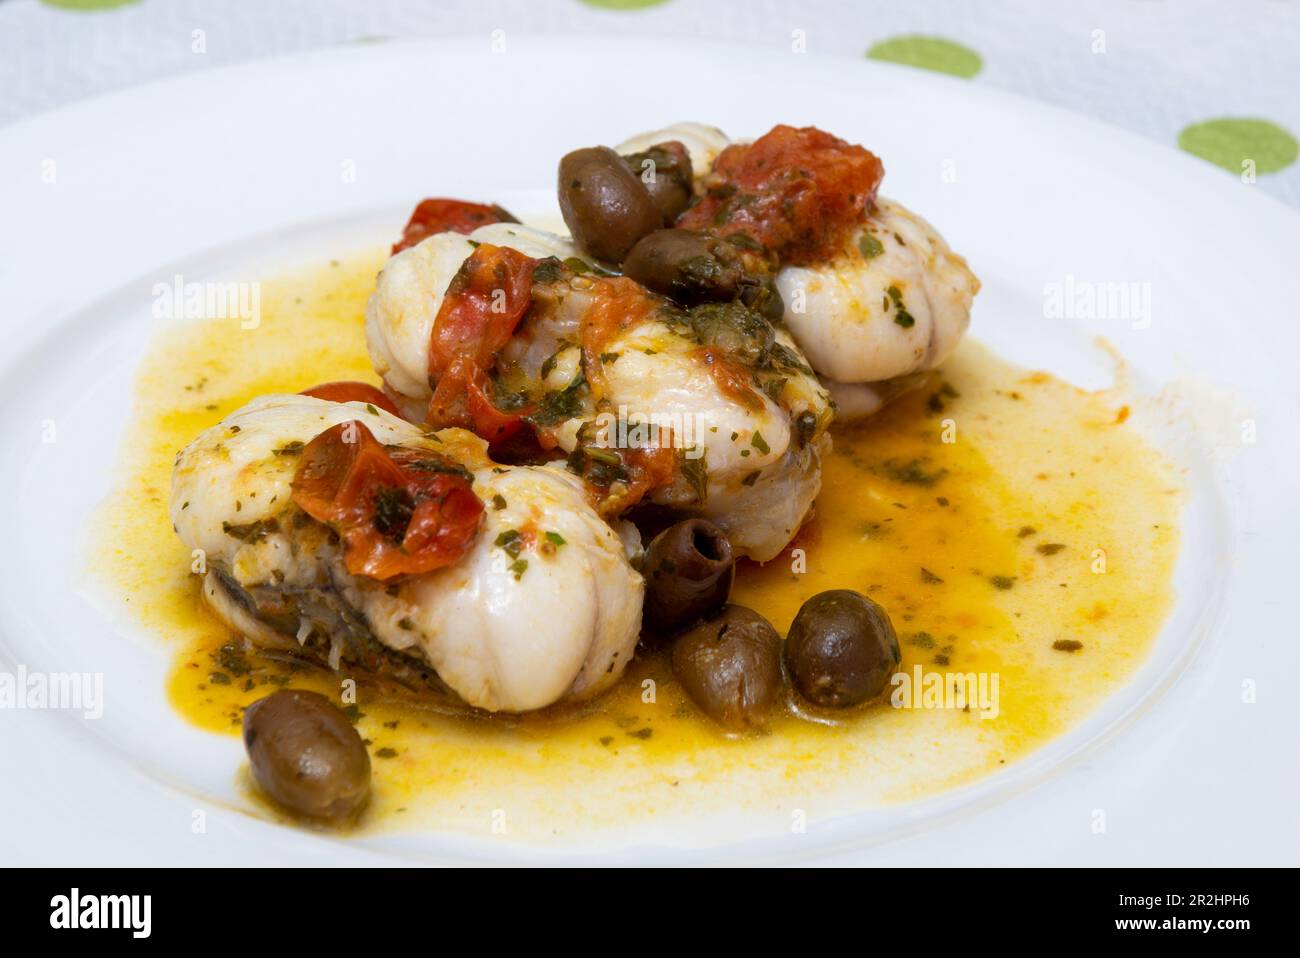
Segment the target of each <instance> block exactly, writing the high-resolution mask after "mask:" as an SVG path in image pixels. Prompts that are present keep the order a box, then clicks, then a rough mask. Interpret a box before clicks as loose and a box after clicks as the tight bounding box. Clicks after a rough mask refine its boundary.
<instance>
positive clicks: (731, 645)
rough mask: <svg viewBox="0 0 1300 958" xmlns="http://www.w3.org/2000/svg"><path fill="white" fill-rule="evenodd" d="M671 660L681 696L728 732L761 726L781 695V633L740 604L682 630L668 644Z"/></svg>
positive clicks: (726, 608)
mask: <svg viewBox="0 0 1300 958" xmlns="http://www.w3.org/2000/svg"><path fill="white" fill-rule="evenodd" d="M672 663H673V674H674V675H675V676H677V681H678V682H680V683H681V685H682V688H683V689H685V690H686V694H687V695H689V696H690V697H691V699H692V700H693V701H694V702H695V704H696V705H698V706H699V707H700V709H701V710H702V711H704V713H705V714H706V715H708V716H709V718H711V719H713V720H714V721H715V722H717V723H718V724H719V725H722V726H724V727H725V728H728V729H731V730H733V731H743V730H745V729H752V728H757V727H758V726H761V725H762V724H763V723H764V722H766V721H767V716H768V714H769V713H770V712H771V711H772V707H773V706H774V705H775V704H776V703H777V701H778V700H779V699H780V698H781V690H782V687H783V681H782V677H781V636H780V635H778V634H777V631H776V629H774V628H772V624H771V623H770V622H768V621H767V619H765V618H763V617H762V616H761V615H759V614H758V613H757V612H755V611H753V610H752V609H747V608H745V607H744V606H741V605H728V606H726V607H725V608H723V610H722V612H721V613H720V614H719V615H718V617H717V618H715V619H711V620H710V621H708V622H704V623H701V624H700V625H697V626H696V627H695V628H693V629H691V630H690V631H689V632H686V633H684V634H683V635H682V636H681V637H680V638H679V639H677V641H676V642H675V643H674V644H673V651H672Z"/></svg>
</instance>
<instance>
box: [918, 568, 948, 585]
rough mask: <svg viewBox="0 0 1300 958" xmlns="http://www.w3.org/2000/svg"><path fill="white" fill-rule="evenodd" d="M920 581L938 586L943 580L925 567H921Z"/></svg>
mask: <svg viewBox="0 0 1300 958" xmlns="http://www.w3.org/2000/svg"><path fill="white" fill-rule="evenodd" d="M921 581H922V582H926V583H929V584H930V585H938V584H940V583H942V582H943V579H940V578H939V577H938V576H937V575H935V574H934V573H933V572H931V571H930V570H929V569H927V568H926V567H925V566H921Z"/></svg>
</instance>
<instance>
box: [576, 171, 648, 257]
mask: <svg viewBox="0 0 1300 958" xmlns="http://www.w3.org/2000/svg"><path fill="white" fill-rule="evenodd" d="M558 185H559V199H560V212H561V213H562V214H563V216H564V222H565V223H566V224H567V225H568V227H569V232H570V233H571V234H572V236H573V241H574V242H575V243H577V244H578V247H579V248H580V249H582V250H583V251H584V252H586V253H588V254H590V255H591V256H594V257H596V258H597V259H600V260H604V261H606V262H608V263H622V262H623V257H625V256H626V255H627V252H628V250H630V249H631V248H632V247H633V246H634V245H635V244H636V241H637V240H639V239H640V238H641V237H643V236H645V235H646V234H647V233H650V232H653V231H654V230H657V229H658V228H659V227H660V226H662V225H663V216H662V215H661V214H660V212H659V207H657V206H656V205H655V202H654V200H653V199H652V198H651V196H650V193H649V191H647V190H646V188H645V185H644V184H642V182H641V180H640V179H639V178H638V177H637V176H636V175H635V174H633V172H632V171H631V170H630V169H628V166H627V164H626V163H624V162H623V158H622V157H621V156H619V155H618V154H617V153H615V152H614V151H613V150H611V149H610V148H609V147H606V146H593V147H588V148H587V149H582V150H574V151H573V152H572V153H568V154H565V156H564V158H563V159H561V160H560V171H559V177H558Z"/></svg>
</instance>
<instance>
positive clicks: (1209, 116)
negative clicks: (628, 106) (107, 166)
mask: <svg viewBox="0 0 1300 958" xmlns="http://www.w3.org/2000/svg"><path fill="white" fill-rule="evenodd" d="M494 30H504V31H506V32H507V34H509V33H510V32H518V33H537V34H594V33H620V34H627V33H633V34H648V35H658V36H690V37H698V38H712V39H722V40H728V41H732V42H739V43H746V44H751V45H753V46H755V47H756V48H761V49H767V50H770V51H771V52H772V54H773V55H778V54H780V55H786V54H789V52H790V51H791V49H792V47H793V46H797V45H802V46H803V47H804V48H805V49H806V51H807V52H808V53H809V54H818V53H826V54H836V55H842V56H853V57H862V58H865V57H866V56H867V55H868V51H870V55H871V56H872V57H873V58H876V59H883V60H891V61H894V62H908V63H912V64H914V65H919V66H922V67H925V68H929V69H937V70H939V71H940V72H946V73H948V74H950V75H952V76H954V77H957V78H959V80H957V81H954V82H969V83H979V84H985V85H987V86H990V87H996V88H999V89H1003V90H1010V91H1014V92H1017V93H1021V94H1024V95H1027V96H1030V97H1035V98H1039V99H1042V100H1046V101H1049V102H1051V103H1055V104H1059V105H1062V106H1065V107H1068V108H1070V109H1073V110H1076V111H1078V112H1081V113H1086V114H1090V115H1093V116H1096V117H1099V118H1101V119H1104V120H1106V121H1109V122H1111V123H1114V124H1117V125H1119V126H1122V127H1125V128H1127V129H1130V130H1133V131H1135V132H1138V133H1140V134H1142V135H1145V136H1148V137H1150V138H1152V139H1154V140H1158V141H1160V142H1164V143H1168V144H1169V145H1171V146H1180V145H1181V146H1182V148H1184V149H1186V150H1187V151H1188V152H1191V153H1194V154H1196V155H1199V156H1202V157H1205V158H1207V159H1209V160H1210V161H1212V162H1217V163H1218V164H1219V165H1220V166H1222V167H1224V168H1225V169H1227V170H1231V171H1232V172H1233V174H1239V173H1240V171H1241V168H1242V163H1243V162H1244V161H1247V160H1248V161H1249V162H1250V164H1251V165H1252V167H1253V168H1254V169H1255V170H1256V172H1257V173H1258V185H1259V187H1260V188H1261V189H1263V190H1266V191H1268V192H1270V193H1272V194H1274V195H1275V196H1278V197H1279V198H1281V199H1283V200H1284V201H1286V202H1289V203H1291V204H1293V205H1300V163H1297V162H1296V140H1295V136H1294V134H1295V133H1296V132H1297V131H1300V4H1297V3H1294V2H1289V0H1219V2H1213V0H1093V2H1075V0H1001V2H997V0H986V2H975V0H926V2H923V0H908V2H904V0H895V2H881V0H809V2H795V0H780V2H778V0H427V2H411V0H406V2H402V0H0V123H9V122H13V121H15V120H18V119H20V118H22V117H24V116H27V115H29V114H32V113H36V112H39V111H42V110H47V109H50V108H52V107H56V106H58V105H60V104H62V103H66V102H68V101H71V100H76V99H79V98H81V97H85V96H90V95H93V94H95V93H100V92H105V91H109V90H115V89H119V88H122V87H128V86H131V85H134V84H137V83H141V82H144V81H147V80H154V79H158V78H160V77H167V76H173V75H176V74H180V73H184V72H187V71H190V70H200V69H204V68H205V67H211V66H216V65H219V64H228V63H234V62H239V61H244V60H251V59H255V58H258V57H265V56H272V55H275V54H280V53H288V52H292V51H298V50H307V49H312V48H318V47H324V46H330V45H333V44H340V43H350V42H364V41H374V40H378V39H382V38H385V37H419V36H426V37H427V36H447V35H481V36H486V35H489V34H491V32H492V31H494ZM196 31H198V32H196ZM917 37H920V39H917ZM1240 120H1247V121H1251V122H1244V123H1243V122H1238V121H1240ZM1225 175H1228V174H1227V173H1225Z"/></svg>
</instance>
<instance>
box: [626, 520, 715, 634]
mask: <svg viewBox="0 0 1300 958" xmlns="http://www.w3.org/2000/svg"><path fill="white" fill-rule="evenodd" d="M641 571H642V574H643V575H644V576H645V603H644V605H643V606H642V624H643V625H644V627H645V629H646V631H647V632H649V633H650V634H651V635H652V636H664V635H672V634H674V633H676V632H678V631H680V630H681V629H683V628H685V627H686V626H688V625H691V624H693V623H695V622H698V621H699V620H700V619H702V618H704V617H706V616H708V615H712V614H713V613H714V612H716V611H717V610H718V609H720V608H721V607H722V606H723V604H724V603H725V602H726V601H727V596H729V595H730V594H731V583H732V581H733V580H734V579H735V577H736V559H735V556H734V554H733V553H732V551H731V543H730V542H729V541H727V536H726V534H725V533H723V531H722V530H721V529H719V528H718V527H717V526H715V525H714V524H713V523H711V522H708V521H707V520H704V519H685V520H683V521H681V522H677V523H675V524H673V525H671V526H669V527H668V528H667V529H665V530H664V531H663V532H661V533H659V535H657V536H655V537H654V539H653V540H651V542H650V545H649V547H647V549H646V553H645V559H644V560H643V562H642V565H641Z"/></svg>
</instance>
